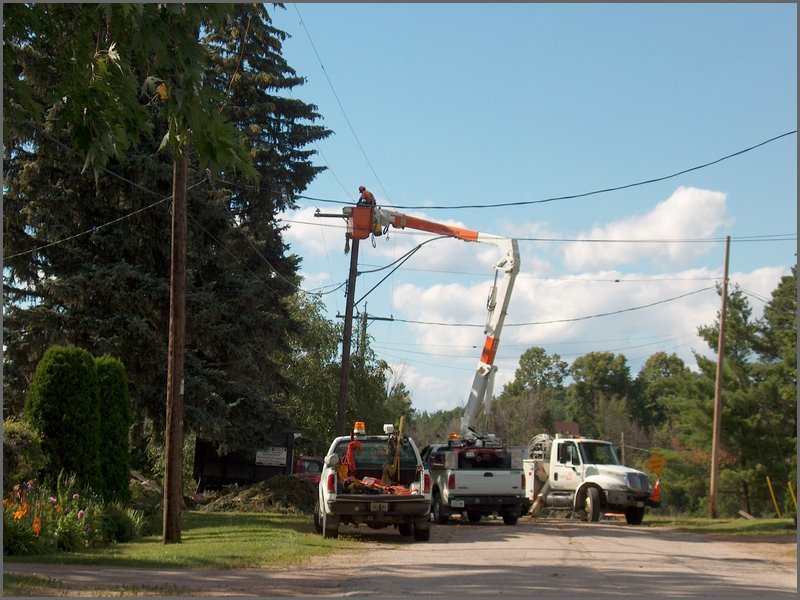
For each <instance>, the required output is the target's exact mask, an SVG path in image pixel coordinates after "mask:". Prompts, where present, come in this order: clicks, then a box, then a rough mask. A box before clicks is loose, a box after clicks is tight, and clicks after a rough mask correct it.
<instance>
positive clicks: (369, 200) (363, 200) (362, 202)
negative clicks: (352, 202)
mask: <svg viewBox="0 0 800 600" xmlns="http://www.w3.org/2000/svg"><path fill="white" fill-rule="evenodd" d="M358 191H359V192H361V196H359V197H358V203H357V205H358V206H375V196H374V195H373V193H372V192H370V191H369V190H368V189H367V188H365V187H364V186H363V185H362V186H359V188H358Z"/></svg>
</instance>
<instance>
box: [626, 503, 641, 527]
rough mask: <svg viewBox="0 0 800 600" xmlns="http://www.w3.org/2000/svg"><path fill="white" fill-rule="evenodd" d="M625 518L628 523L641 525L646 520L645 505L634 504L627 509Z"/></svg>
mask: <svg viewBox="0 0 800 600" xmlns="http://www.w3.org/2000/svg"><path fill="white" fill-rule="evenodd" d="M625 520H626V521H627V522H628V525H641V524H642V521H643V520H644V506H639V507H636V506H634V507H632V508H629V509H628V510H626V511H625Z"/></svg>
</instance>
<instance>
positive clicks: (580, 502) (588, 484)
mask: <svg viewBox="0 0 800 600" xmlns="http://www.w3.org/2000/svg"><path fill="white" fill-rule="evenodd" d="M592 487H593V488H596V489H597V491H598V492H600V503H601V505H602V508H605V507H606V495H605V493H603V488H602V487H600V486H599V485H597V484H596V483H594V482H593V481H584V482H583V483H582V484H581V485H580V487H578V489H577V490H575V496H573V500H572V507H573V509H574V510H576V511H578V510H583V507H584V503H585V502H586V493H587V491H588V490H589V488H592Z"/></svg>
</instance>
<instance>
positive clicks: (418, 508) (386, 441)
mask: <svg viewBox="0 0 800 600" xmlns="http://www.w3.org/2000/svg"><path fill="white" fill-rule="evenodd" d="M397 449H399V452H396V450H397ZM430 490H431V479H430V474H429V473H428V471H427V469H425V468H424V467H423V464H422V459H421V458H420V454H419V450H418V449H417V446H416V444H415V443H414V440H413V439H411V438H410V437H408V436H402V435H400V436H398V435H396V434H395V433H394V427H393V426H392V425H384V435H366V431H365V427H364V423H363V422H361V421H359V422H357V423H356V424H355V426H354V428H353V433H352V434H351V435H349V436H340V437H337V438H335V439H334V440H333V442H331V445H330V449H329V450H328V453H327V455H326V456H325V459H324V467H323V469H322V474H321V478H320V482H319V487H318V498H317V503H316V506H315V508H314V527H315V529H316V530H317V532H318V533H321V534H322V536H323V537H326V538H336V537H338V536H339V525H340V524H347V523H349V524H353V525H360V524H362V523H363V524H366V525H367V526H368V527H370V528H372V529H382V528H384V527H389V526H394V527H396V528H397V529H398V531H399V532H400V535H409V536H410V535H413V536H414V539H415V540H416V541H422V542H426V541H428V540H429V539H430V535H431V519H430V510H431V493H430Z"/></svg>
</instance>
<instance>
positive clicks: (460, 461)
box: [422, 439, 531, 525]
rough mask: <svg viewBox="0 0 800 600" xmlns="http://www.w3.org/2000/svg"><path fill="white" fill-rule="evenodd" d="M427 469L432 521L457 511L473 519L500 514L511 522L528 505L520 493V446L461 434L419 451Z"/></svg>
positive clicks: (440, 520)
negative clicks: (465, 437)
mask: <svg viewBox="0 0 800 600" xmlns="http://www.w3.org/2000/svg"><path fill="white" fill-rule="evenodd" d="M422 456H423V462H424V463H425V466H426V467H428V468H429V469H430V472H431V494H432V500H431V513H432V514H433V518H434V520H435V521H436V522H437V523H440V524H444V523H447V521H448V520H449V518H450V516H452V515H453V514H460V515H462V516H463V515H465V514H466V516H467V519H469V521H470V522H473V523H476V522H478V521H480V520H481V517H485V516H489V515H492V514H499V515H500V516H501V517H502V518H503V522H504V523H505V524H506V525H516V523H517V520H518V519H519V517H520V516H521V515H523V514H525V513H526V512H528V510H529V509H530V506H531V503H530V501H529V500H528V499H527V497H526V496H525V472H524V471H523V468H522V450H521V449H512V448H506V447H501V446H492V445H483V444H482V443H481V442H480V441H478V442H477V443H476V442H475V441H471V442H466V441H462V440H460V439H456V440H453V441H451V442H448V443H447V444H432V445H430V446H428V447H426V448H425V449H424V450H423V451H422Z"/></svg>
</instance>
